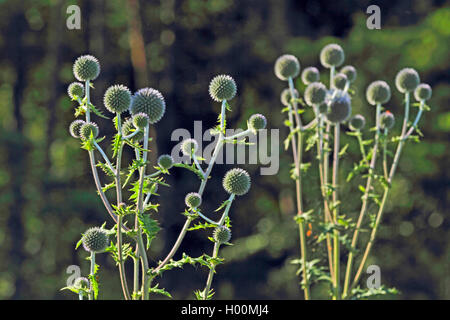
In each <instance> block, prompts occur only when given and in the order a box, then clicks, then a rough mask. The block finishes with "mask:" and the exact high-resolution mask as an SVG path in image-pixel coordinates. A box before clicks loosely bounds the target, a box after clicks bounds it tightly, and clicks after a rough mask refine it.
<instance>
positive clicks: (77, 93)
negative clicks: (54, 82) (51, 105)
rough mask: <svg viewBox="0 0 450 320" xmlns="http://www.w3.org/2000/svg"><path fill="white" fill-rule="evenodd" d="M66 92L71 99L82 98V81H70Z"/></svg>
mask: <svg viewBox="0 0 450 320" xmlns="http://www.w3.org/2000/svg"><path fill="white" fill-rule="evenodd" d="M67 94H68V95H69V97H70V98H71V99H73V100H75V99H76V98H80V99H81V98H83V96H84V86H83V84H82V83H79V82H72V83H71V84H69V87H67Z"/></svg>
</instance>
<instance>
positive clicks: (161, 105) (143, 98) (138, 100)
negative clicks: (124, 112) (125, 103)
mask: <svg viewBox="0 0 450 320" xmlns="http://www.w3.org/2000/svg"><path fill="white" fill-rule="evenodd" d="M130 112H131V114H132V115H135V114H138V113H144V114H146V115H147V116H148V119H149V122H150V123H151V124H155V123H157V122H158V121H160V120H161V118H162V117H163V116H164V113H165V112H166V102H165V101H164V97H163V95H162V94H161V92H159V91H158V90H156V89H153V88H144V89H140V90H139V91H137V92H136V93H135V94H134V95H133V98H132V100H131V106H130Z"/></svg>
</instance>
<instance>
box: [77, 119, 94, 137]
mask: <svg viewBox="0 0 450 320" xmlns="http://www.w3.org/2000/svg"><path fill="white" fill-rule="evenodd" d="M91 135H92V136H93V137H94V139H95V138H97V136H98V126H97V124H96V123H95V122H85V123H83V125H82V126H81V127H80V136H81V139H83V140H89V139H90V137H91Z"/></svg>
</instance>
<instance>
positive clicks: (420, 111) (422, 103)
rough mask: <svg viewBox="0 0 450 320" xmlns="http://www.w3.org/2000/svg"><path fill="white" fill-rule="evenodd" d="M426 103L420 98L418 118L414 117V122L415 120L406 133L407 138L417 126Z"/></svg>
mask: <svg viewBox="0 0 450 320" xmlns="http://www.w3.org/2000/svg"><path fill="white" fill-rule="evenodd" d="M424 104H425V101H424V100H420V106H419V112H418V113H417V116H416V119H414V122H413V124H412V126H411V128H410V129H409V130H408V133H407V134H406V136H405V139H407V138H408V137H409V136H410V135H411V134H412V133H413V131H414V129H415V128H416V127H417V124H418V123H419V120H420V117H422V113H423V106H424Z"/></svg>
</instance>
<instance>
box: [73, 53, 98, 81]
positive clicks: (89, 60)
mask: <svg viewBox="0 0 450 320" xmlns="http://www.w3.org/2000/svg"><path fill="white" fill-rule="evenodd" d="M73 74H74V76H75V78H77V80H78V81H92V80H95V79H96V78H97V77H98V75H99V74H100V63H99V62H98V60H97V58H96V57H94V56H91V55H85V56H81V57H79V58H78V59H77V60H75V63H74V64H73Z"/></svg>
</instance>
